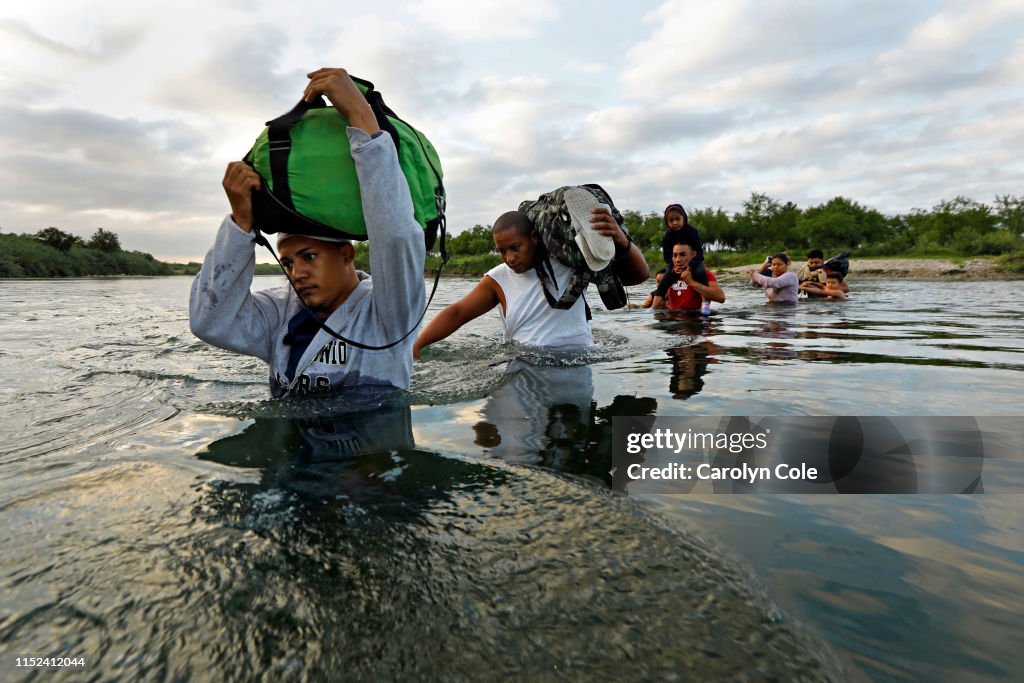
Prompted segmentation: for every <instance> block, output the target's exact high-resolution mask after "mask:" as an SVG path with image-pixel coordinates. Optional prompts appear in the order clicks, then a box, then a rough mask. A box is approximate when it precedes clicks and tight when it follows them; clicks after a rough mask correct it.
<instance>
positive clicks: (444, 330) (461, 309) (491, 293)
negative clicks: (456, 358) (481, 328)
mask: <svg viewBox="0 0 1024 683" xmlns="http://www.w3.org/2000/svg"><path fill="white" fill-rule="evenodd" d="M498 292H499V287H498V283H497V282H495V281H494V279H493V278H491V277H489V276H487V275H485V276H484V277H483V279H481V280H480V282H478V283H477V285H476V287H474V288H473V291H471V292H470V293H469V294H467V295H466V296H464V297H462V298H461V299H460V300H458V301H456V302H455V303H453V304H451V305H450V306H446V307H445V308H444V309H443V310H442V311H441V312H440V313H438V314H437V315H436V316H434V319H433V320H431V321H430V324H429V325H427V326H426V327H425V328H424V329H423V331H422V332H420V336H419V337H417V338H416V343H415V344H414V345H413V347H412V357H413V358H415V359H417V360H419V357H420V349H422V348H423V347H424V346H429V345H430V344H433V343H434V342H436V341H441V340H442V339H444V338H445V337H447V336H449V335H451V334H452V333H454V332H455V331H456V330H457V329H459V328H460V327H462V326H463V325H465V324H466V323H468V322H469V321H470V320H474V319H475V318H479V317H480V316H482V315H483V314H484V313H486V312H487V311H489V310H491V309H492V308H494V307H495V306H497V305H498V304H500V303H501V299H500V298H499V296H498Z"/></svg>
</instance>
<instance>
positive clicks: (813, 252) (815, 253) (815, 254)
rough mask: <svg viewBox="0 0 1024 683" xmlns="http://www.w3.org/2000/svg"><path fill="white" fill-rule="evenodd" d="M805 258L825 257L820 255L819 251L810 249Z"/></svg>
mask: <svg viewBox="0 0 1024 683" xmlns="http://www.w3.org/2000/svg"><path fill="white" fill-rule="evenodd" d="M807 258H809V259H811V258H825V255H824V254H823V253H821V249H811V250H810V251H809V252H807Z"/></svg>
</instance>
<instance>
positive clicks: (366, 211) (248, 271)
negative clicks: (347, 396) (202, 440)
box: [189, 69, 425, 396]
mask: <svg viewBox="0 0 1024 683" xmlns="http://www.w3.org/2000/svg"><path fill="white" fill-rule="evenodd" d="M308 77H309V79H310V80H309V84H308V85H307V86H306V90H305V93H304V95H303V99H304V100H306V101H312V100H314V99H316V98H319V97H320V96H321V95H325V96H326V97H327V98H328V99H329V100H330V102H331V103H332V104H333V105H334V109H335V110H336V112H337V114H340V115H341V116H342V117H343V118H344V119H345V120H346V121H348V127H347V129H346V134H347V136H348V141H349V145H350V149H351V157H352V160H353V162H354V167H355V172H356V176H357V179H358V186H359V195H360V202H361V207H362V216H363V219H364V222H365V229H366V237H367V238H368V239H369V240H370V242H371V245H372V248H371V250H370V266H371V269H372V271H373V273H374V277H373V279H372V280H371V279H370V277H369V276H368V275H367V274H366V273H363V272H360V271H357V270H356V269H355V265H354V261H353V259H354V256H355V251H354V249H353V247H352V243H351V241H350V239H349V237H348V236H347V235H344V234H342V233H340V232H335V233H317V234H309V232H307V231H305V230H303V229H302V224H301V223H291V224H286V225H275V226H270V225H257V222H256V216H255V214H254V207H253V196H254V193H258V192H259V191H260V190H261V188H262V187H263V184H264V181H263V179H262V178H261V177H260V175H259V174H258V173H257V172H256V171H255V170H254V169H253V168H252V167H251V166H250V165H248V164H246V163H245V162H243V161H236V162H232V163H231V164H228V167H227V171H226V172H225V175H224V181H223V186H224V191H225V193H226V194H227V197H228V201H229V203H230V205H231V214H230V215H228V216H227V217H226V218H225V219H224V221H223V222H222V224H221V226H220V229H219V231H218V233H217V236H216V239H215V241H214V245H213V247H212V248H211V249H210V251H209V252H208V253H207V255H206V258H205V260H204V262H203V267H202V269H201V270H200V272H199V274H198V275H197V276H196V279H195V281H194V282H193V283H192V293H191V298H190V302H189V322H190V325H191V328H192V332H193V334H195V335H196V336H197V337H199V338H200V339H202V340H204V341H206V342H208V343H210V344H213V345H214V346H218V347H220V348H223V349H226V350H228V351H234V352H236V353H242V354H246V355H251V356H256V357H258V358H261V359H262V360H264V361H266V362H267V363H268V364H269V365H270V389H271V393H272V394H273V395H274V396H282V395H284V394H288V393H311V392H324V391H331V390H336V389H340V388H342V387H348V386H356V385H359V386H366V385H375V386H380V387H393V388H398V389H408V387H409V377H410V375H411V374H412V344H413V342H414V340H415V334H414V331H415V330H416V329H417V328H418V321H419V318H420V315H421V314H422V312H423V306H424V281H423V264H424V256H425V245H424V238H423V234H424V228H423V226H422V225H421V224H420V223H419V222H418V221H417V218H416V215H415V210H414V207H413V201H412V198H411V194H410V186H409V182H408V181H407V179H406V175H405V174H404V173H403V171H402V169H401V167H400V165H399V159H398V154H397V152H396V149H395V144H394V141H393V138H392V136H391V135H389V134H388V133H386V132H384V131H382V130H381V129H380V126H379V125H378V120H377V117H376V116H375V114H374V112H373V110H372V109H371V107H370V104H369V103H368V102H367V99H366V97H365V96H364V95H363V92H362V91H361V90H360V89H359V88H358V87H357V86H356V84H355V83H354V82H353V80H352V79H351V78H350V77H349V75H348V73H347V72H346V71H345V70H344V69H319V70H317V71H314V72H312V73H310V74H308ZM296 226H299V228H298V229H297V228H296ZM254 227H259V228H261V229H263V230H264V231H266V232H277V233H278V234H277V247H278V251H279V252H280V257H281V263H282V265H283V266H284V268H285V271H286V273H287V275H288V277H289V279H290V280H291V285H293V286H285V287H278V288H275V289H268V290H262V291H258V292H254V293H252V292H250V287H251V285H252V276H253V272H254V270H255V264H256V258H255V239H256V237H257V236H258V235H259V232H258V231H254V229H253V228H254ZM324 326H326V327H328V328H330V330H333V332H334V334H331V333H330V332H329V331H328V330H325V329H323V328H324ZM407 331H408V332H411V334H408V335H407V336H406V337H404V338H403V339H402V340H401V341H399V342H398V343H395V344H392V342H394V341H395V340H396V337H398V336H400V335H401V334H402V333H404V332H407ZM340 337H344V338H345V339H347V340H349V341H342V340H341V339H340ZM356 340H358V341H356Z"/></svg>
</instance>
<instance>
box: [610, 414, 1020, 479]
mask: <svg viewBox="0 0 1024 683" xmlns="http://www.w3.org/2000/svg"><path fill="white" fill-rule="evenodd" d="M979 420H982V422H981V423H979ZM1016 424H1017V422H1016V419H1013V418H999V417H994V418H974V417H959V416H958V417H948V416H943V417H846V416H842V417H807V416H795V417H786V416H781V417H772V416H769V417H745V416H740V417H737V416H733V417H707V416H695V417H659V416H635V417H614V418H613V420H612V470H611V474H612V488H614V489H615V490H617V491H621V492H625V493H631V494H649V493H957V494H959V493H984V492H985V491H986V490H991V491H995V490H1000V491H1002V490H1008V491H1009V490H1016V491H1018V492H1019V490H1020V488H1021V487H1020V482H1021V480H1022V475H1024V467H1022V463H1021V455H1020V453H1021V448H1020V444H1019V443H1018V442H1020V441H1021V438H1020V436H1019V435H1020V434H1021V431H1020V429H1019V427H1017V426H1016ZM986 463H989V470H990V471H989V472H988V476H987V477H983V476H982V474H983V469H984V467H983V466H984V465H985V464H986ZM986 484H987V485H988V487H989V488H986ZM993 485H994V486H995V488H992V487H993Z"/></svg>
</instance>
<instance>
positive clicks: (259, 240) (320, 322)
mask: <svg viewBox="0 0 1024 683" xmlns="http://www.w3.org/2000/svg"><path fill="white" fill-rule="evenodd" d="M253 235H254V236H253V241H254V242H256V244H261V245H263V246H264V247H266V248H267V251H269V252H270V255H271V256H273V257H274V260H275V261H277V265H279V266H281V271H282V272H283V273H284V274H285V279H287V280H288V284H289V285H291V287H292V291H294V292H295V296H296V297H297V298H298V301H299V305H300V306H302V308H304V309H305V310H306V312H307V313H309V315H310V316H311V317H312V318H313V321H314V322H316V324H317V327H319V328H320V329H321V330H323V331H324V332H326V333H327V334H329V335H330V336H332V337H334V338H335V339H337V340H338V341H341V342H344V343H346V344H349V345H351V346H354V347H356V348H357V349H363V350H365V351H383V350H385V349H390V348H391V347H392V346H396V345H398V344H400V343H402V342H403V341H405V339H406V338H407V337H408V336H409V335H410V334H412V333H413V332H415V331H416V330H417V329H418V328H419V326H420V323H421V322H423V317H424V316H425V315H426V314H427V309H429V308H430V303H431V302H432V301H433V300H434V294H435V293H436V292H437V284H438V282H440V280H441V271H442V270H443V269H444V266H445V264H446V263H447V262H448V258H447V255H446V256H445V257H444V258H442V260H441V265H439V266H438V267H437V273H435V274H434V286H433V287H432V288H431V290H430V297H429V298H428V299H427V305H426V306H424V307H423V312H422V313H420V317H419V318H417V319H416V322H415V323H413V326H412V328H411V329H410V330H409V331H408V332H406V333H405V334H403V335H402V336H401V337H399V338H398V339H396V340H395V341H393V342H388V343H387V344H383V345H381V346H371V345H369V344H364V343H362V342H357V341H356V340H354V339H349V338H348V337H345V336H343V335H341V334H338V333H337V332H335V331H334V330H332V329H331V328H330V327H328V326H327V323H326V322H325V321H324V319H323V318H321V317H320V316H319V315H318V314H317V313H315V312H314V311H313V310H311V309H310V308H309V306H307V305H306V302H305V301H303V300H302V297H301V296H300V295H299V290H298V289H296V288H295V283H294V282H292V279H291V278H290V277H288V271H286V270H285V268H284V264H282V263H281V259H279V258H278V257H277V254H276V253H275V252H274V248H273V247H271V246H270V242H268V241H267V238H266V237H265V236H264V235H263V233H262V232H260V231H259V228H253ZM441 241H442V242H444V228H443V227H442V232H441Z"/></svg>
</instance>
